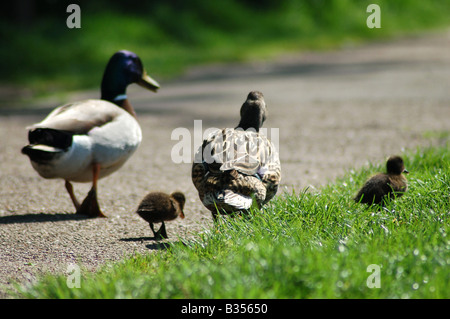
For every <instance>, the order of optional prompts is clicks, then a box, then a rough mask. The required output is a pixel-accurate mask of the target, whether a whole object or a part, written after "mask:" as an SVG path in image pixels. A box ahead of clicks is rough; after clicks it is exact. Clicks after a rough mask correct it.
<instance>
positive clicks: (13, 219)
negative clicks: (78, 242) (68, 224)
mask: <svg viewBox="0 0 450 319" xmlns="http://www.w3.org/2000/svg"><path fill="white" fill-rule="evenodd" d="M85 219H90V217H88V216H83V215H77V214H70V213H67V214H64V213H57V214H46V213H38V214H26V215H9V216H0V224H25V223H45V222H61V221H67V220H85Z"/></svg>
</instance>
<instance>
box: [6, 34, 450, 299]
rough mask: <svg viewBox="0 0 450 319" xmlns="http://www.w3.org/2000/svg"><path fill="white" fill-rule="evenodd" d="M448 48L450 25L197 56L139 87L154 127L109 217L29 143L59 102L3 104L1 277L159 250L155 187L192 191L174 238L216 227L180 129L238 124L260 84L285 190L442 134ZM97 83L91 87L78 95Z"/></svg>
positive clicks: (106, 204)
mask: <svg viewBox="0 0 450 319" xmlns="http://www.w3.org/2000/svg"><path fill="white" fill-rule="evenodd" d="M449 52H450V33H449V32H445V33H443V34H438V35H429V36H424V37H420V38H409V39H403V40H396V41H392V42H385V43H377V44H371V45H367V46H363V47H358V48H347V49H343V50H339V51H335V52H326V53H302V54H298V55H293V56H287V57H284V58H283V59H280V60H278V61H273V62H270V63H265V62H255V63H253V64H245V65H238V64H236V65H226V66H223V65H214V66H208V67H200V68H195V69H193V70H191V71H190V72H188V73H187V74H186V75H185V76H183V77H182V78H179V79H177V80H176V81H172V82H169V83H161V84H162V89H161V90H160V92H159V93H158V94H152V93H150V92H147V91H144V90H142V89H141V88H139V87H137V86H136V87H135V86H133V87H130V89H129V92H128V93H129V97H130V100H131V102H132V104H133V105H134V106H135V108H136V111H137V114H138V116H139V121H140V123H141V127H142V130H143V135H144V138H143V142H142V144H141V146H140V148H139V150H138V151H137V152H136V153H135V155H134V156H133V157H132V158H131V159H130V160H129V161H128V162H127V163H126V164H125V166H124V167H123V168H122V169H121V170H120V171H118V172H117V173H115V174H113V175H111V176H110V177H107V178H105V179H103V180H101V181H100V183H99V190H98V192H99V202H100V205H101V206H102V208H103V210H104V212H105V214H106V215H107V216H108V218H103V219H83V218H80V217H78V216H75V215H73V207H72V204H71V201H70V199H69V197H68V195H67V193H66V191H65V188H64V183H63V181H61V180H44V179H42V178H40V177H39V176H38V175H37V173H36V172H35V171H34V170H33V169H32V168H31V165H30V163H29V161H28V158H26V157H25V156H23V155H21V154H20V149H21V147H22V146H23V145H25V144H26V131H25V127H26V126H27V125H29V124H32V123H35V122H38V121H40V120H41V119H42V118H43V117H44V116H45V115H46V114H47V113H48V112H49V111H50V110H51V108H53V107H55V106H56V105H58V103H54V102H48V104H47V105H45V106H42V105H43V104H42V102H39V103H38V102H36V107H35V108H33V109H32V110H29V111H12V112H11V111H6V110H1V109H0V135H1V136H2V142H1V144H0V163H1V170H0V180H1V185H0V285H1V286H3V287H8V286H9V283H10V282H11V280H20V281H24V282H26V281H30V280H32V279H33V278H35V276H36V275H38V274H41V273H45V272H48V271H51V272H64V271H65V270H66V269H67V266H68V265H69V264H70V263H78V264H82V265H84V266H86V267H87V268H88V269H91V270H94V269H96V268H97V267H98V266H99V265H102V264H104V263H105V262H108V261H116V260H120V259H121V258H123V256H124V255H130V254H133V253H135V252H138V253H149V252H152V251H156V250H158V247H159V246H158V244H157V242H155V241H154V240H153V239H152V238H151V236H152V233H151V231H150V229H149V227H148V224H146V223H145V222H144V221H143V220H142V219H140V218H139V217H138V216H137V215H136V214H134V211H135V209H136V207H137V205H138V204H139V202H140V200H141V199H142V198H143V197H144V196H145V195H146V194H147V193H148V192H149V191H156V190H161V191H165V192H172V191H174V190H180V191H182V192H184V193H185V194H186V196H187V203H186V208H185V214H186V219H184V220H176V221H174V222H170V223H168V224H167V231H168V234H169V237H171V240H177V238H176V236H180V237H181V238H186V237H189V236H193V235H194V234H196V233H198V232H201V231H203V230H204V229H207V228H209V227H210V226H211V223H212V221H211V216H210V214H209V213H208V212H207V211H206V209H204V208H203V206H202V205H201V203H200V202H199V200H198V197H197V194H196V191H195V189H194V186H193V185H192V182H191V180H190V167H191V165H190V164H176V163H174V162H173V161H172V160H171V150H172V147H173V146H174V145H175V144H176V143H177V141H174V140H171V133H172V131H173V129H175V128H177V127H185V128H188V129H189V130H190V132H193V126H194V120H203V123H202V125H203V129H205V128H207V127H234V126H235V125H236V124H237V122H238V116H239V108H240V105H241V104H242V102H243V101H244V99H245V97H246V95H247V93H248V92H249V91H250V90H260V91H262V92H263V93H264V95H265V97H266V102H267V104H268V106H269V112H270V113H269V117H268V120H267V121H266V123H265V126H266V127H272V128H279V142H280V157H281V162H282V169H283V183H282V185H283V187H282V188H281V191H280V193H282V192H283V191H289V192H290V191H291V190H292V189H296V190H300V189H302V188H303V187H306V186H314V187H319V186H320V185H323V184H325V183H327V182H329V181H332V180H334V179H335V178H336V177H338V176H341V175H343V174H344V173H345V171H346V170H348V169H351V168H358V167H361V166H364V165H367V163H368V161H374V162H382V161H384V159H385V158H386V156H388V155H390V154H393V153H400V152H401V151H402V150H403V149H405V148H408V149H411V148H415V147H416V146H419V145H429V144H431V143H442V141H440V140H439V139H438V138H430V137H429V136H438V135H439V134H435V133H439V132H442V131H447V132H448V131H450V121H449V119H450V90H449V89H450V87H449V83H450V55H449V54H448V53H449ZM145 64H146V67H147V68H148V70H149V71H150V73H151V65H150V64H149V62H147V63H145ZM98 94H99V93H98V92H97V91H92V92H83V93H79V94H74V96H71V97H70V100H75V99H80V98H84V97H97V96H98ZM427 136H428V137H427ZM89 187H90V185H88V184H75V192H76V194H77V195H78V196H79V197H80V198H82V197H84V196H85V194H86V193H87V191H88V190H89ZM0 290H4V289H3V288H0ZM0 297H2V298H7V297H8V295H7V294H6V293H4V292H0Z"/></svg>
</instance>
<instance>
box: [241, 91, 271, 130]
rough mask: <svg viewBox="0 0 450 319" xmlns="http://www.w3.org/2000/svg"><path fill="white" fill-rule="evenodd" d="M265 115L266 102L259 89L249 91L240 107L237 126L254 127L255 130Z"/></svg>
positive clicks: (243, 127) (262, 121)
mask: <svg viewBox="0 0 450 319" xmlns="http://www.w3.org/2000/svg"><path fill="white" fill-rule="evenodd" d="M266 116H267V107H266V102H265V101H264V96H263V94H262V93H261V92H259V91H251V92H250V93H249V94H248V96H247V100H246V101H245V102H244V104H242V107H241V121H240V122H239V125H238V127H240V128H242V129H243V130H247V129H249V128H254V129H255V130H256V131H257V132H258V131H259V129H260V127H261V126H262V125H263V123H264V121H265V120H266Z"/></svg>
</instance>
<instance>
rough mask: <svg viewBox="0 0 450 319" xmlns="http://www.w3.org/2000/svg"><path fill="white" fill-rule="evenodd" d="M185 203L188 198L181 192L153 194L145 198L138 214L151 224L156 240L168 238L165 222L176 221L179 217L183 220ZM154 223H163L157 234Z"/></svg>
mask: <svg viewBox="0 0 450 319" xmlns="http://www.w3.org/2000/svg"><path fill="white" fill-rule="evenodd" d="M185 202H186V198H185V197H184V194H183V193H180V192H174V193H172V194H171V195H168V194H165V193H161V192H152V193H149V194H148V195H147V196H145V197H144V199H143V200H142V201H141V203H140V204H139V207H138V209H137V211H136V213H137V214H138V215H139V216H141V217H142V218H143V219H144V220H146V221H147V222H148V223H149V225H150V229H151V230H152V232H153V235H154V236H155V239H160V238H168V236H167V232H166V225H165V224H164V221H169V220H174V219H175V218H177V217H178V216H180V218H181V219H183V218H184V213H183V207H184V203H185ZM153 223H162V224H161V227H160V228H159V230H158V231H157V232H155V229H154V226H153Z"/></svg>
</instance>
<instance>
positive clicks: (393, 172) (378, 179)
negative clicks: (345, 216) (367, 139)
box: [354, 156, 409, 204]
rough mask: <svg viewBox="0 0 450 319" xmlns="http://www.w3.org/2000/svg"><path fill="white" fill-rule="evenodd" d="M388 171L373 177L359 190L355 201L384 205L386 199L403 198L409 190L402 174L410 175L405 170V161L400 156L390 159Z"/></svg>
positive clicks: (387, 166)
mask: <svg viewBox="0 0 450 319" xmlns="http://www.w3.org/2000/svg"><path fill="white" fill-rule="evenodd" d="M386 170H387V172H386V173H379V174H376V175H375V176H372V177H371V178H370V179H369V180H368V181H367V182H366V183H365V184H364V185H363V187H362V188H361V189H360V190H359V192H358V194H357V195H356V196H355V198H354V200H355V201H356V202H358V203H365V204H384V200H386V198H395V197H400V196H402V195H403V193H405V192H406V190H407V188H408V185H407V181H406V178H405V177H404V176H403V175H402V173H405V174H408V173H409V172H408V171H407V170H406V169H405V165H404V163H403V159H402V158H401V157H400V156H391V157H389V158H388V160H387V163H386Z"/></svg>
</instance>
